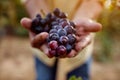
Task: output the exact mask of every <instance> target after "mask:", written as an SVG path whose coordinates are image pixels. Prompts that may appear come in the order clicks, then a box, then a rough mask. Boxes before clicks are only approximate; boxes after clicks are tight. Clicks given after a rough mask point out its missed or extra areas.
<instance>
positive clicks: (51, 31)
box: [49, 29, 57, 34]
mask: <svg viewBox="0 0 120 80" xmlns="http://www.w3.org/2000/svg"><path fill="white" fill-rule="evenodd" d="M51 33H57V30H56V29H51V30H50V32H49V34H51Z"/></svg>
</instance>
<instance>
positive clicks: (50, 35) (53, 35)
mask: <svg viewBox="0 0 120 80" xmlns="http://www.w3.org/2000/svg"><path fill="white" fill-rule="evenodd" d="M49 39H50V40H56V41H57V40H58V39H59V35H58V34H57V33H51V34H49Z"/></svg>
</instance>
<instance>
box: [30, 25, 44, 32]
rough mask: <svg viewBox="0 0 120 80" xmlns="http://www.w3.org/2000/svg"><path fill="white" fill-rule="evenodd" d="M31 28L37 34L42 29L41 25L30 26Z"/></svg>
mask: <svg viewBox="0 0 120 80" xmlns="http://www.w3.org/2000/svg"><path fill="white" fill-rule="evenodd" d="M31 30H32V31H33V32H34V33H36V34H39V33H41V32H42V31H43V28H42V27H41V26H37V27H36V26H35V27H34V26H32V27H31Z"/></svg>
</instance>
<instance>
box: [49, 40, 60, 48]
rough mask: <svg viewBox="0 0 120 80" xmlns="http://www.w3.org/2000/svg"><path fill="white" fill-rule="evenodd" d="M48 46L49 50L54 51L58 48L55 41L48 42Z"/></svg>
mask: <svg viewBox="0 0 120 80" xmlns="http://www.w3.org/2000/svg"><path fill="white" fill-rule="evenodd" d="M48 46H49V48H51V49H54V50H55V49H56V48H57V47H58V43H57V41H55V40H53V41H50V42H49V43H48Z"/></svg>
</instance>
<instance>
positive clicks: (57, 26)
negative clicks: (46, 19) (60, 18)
mask: <svg viewBox="0 0 120 80" xmlns="http://www.w3.org/2000/svg"><path fill="white" fill-rule="evenodd" d="M53 29H56V30H59V29H63V28H62V26H61V25H55V26H53Z"/></svg>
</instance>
